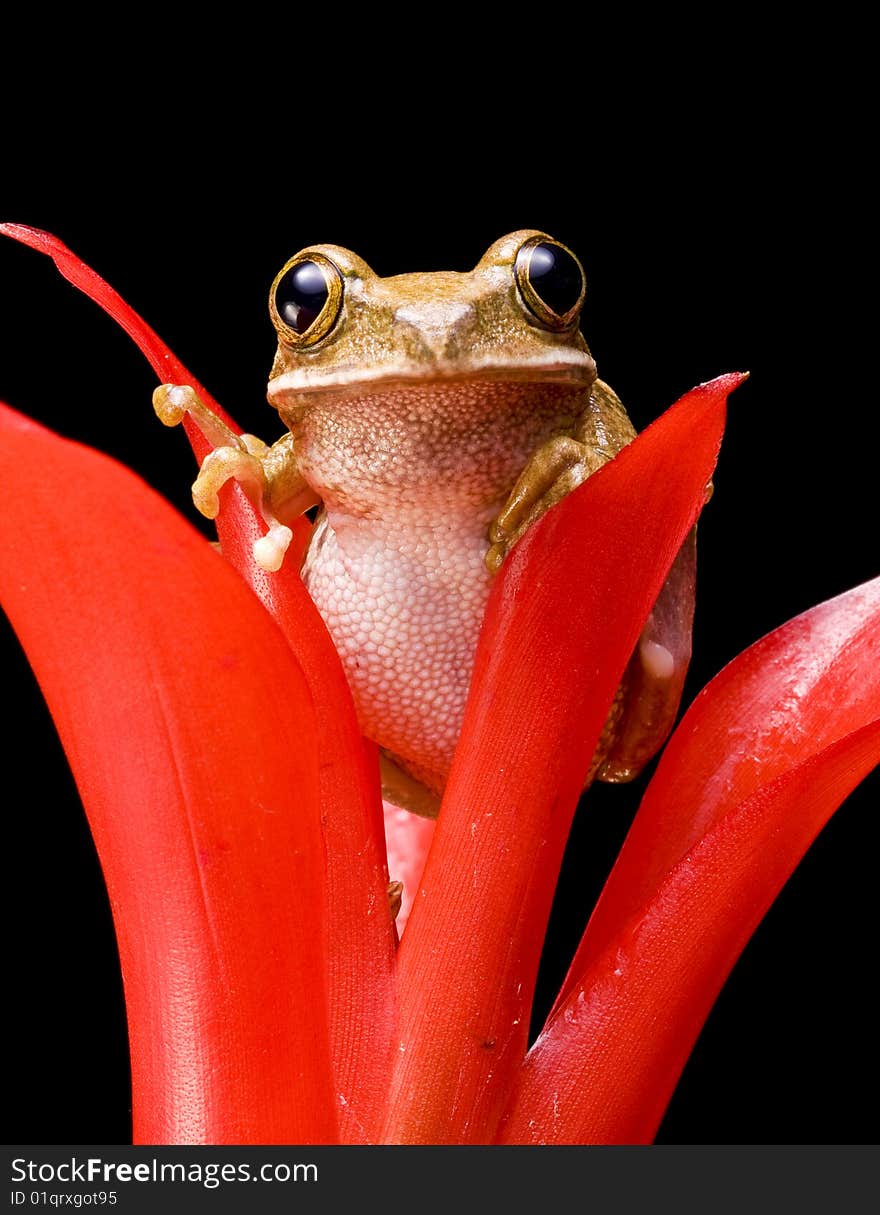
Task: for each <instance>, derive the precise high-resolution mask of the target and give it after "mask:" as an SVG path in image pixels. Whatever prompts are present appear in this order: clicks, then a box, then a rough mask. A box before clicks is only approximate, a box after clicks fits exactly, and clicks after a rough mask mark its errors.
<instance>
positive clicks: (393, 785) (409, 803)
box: [379, 749, 440, 818]
mask: <svg viewBox="0 0 880 1215" xmlns="http://www.w3.org/2000/svg"><path fill="white" fill-rule="evenodd" d="M379 775H380V777H381V780H382V797H383V799H384V800H385V801H386V802H390V803H391V805H392V806H399V807H400V809H401V810H408V811H409V812H410V814H418V815H420V816H421V817H422V818H436V817H437V812H438V811H439V809H440V797H439V796H438V794H436V793H433V792H432V791H431V790H430V789H429V788H428V787H427V785H423V784H422V782H421V781H419V780H417V779H416V778H415V777H414V776H412V775H410V773H409V772H407V771H405V769H404V768H402V767H401V765H400V763H399V761H398V760H397V759H396V758H395V756H393V755H391V754H390V752H388V751H384V750H381V749H380V751H379Z"/></svg>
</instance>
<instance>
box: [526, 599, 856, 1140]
mask: <svg viewBox="0 0 880 1215" xmlns="http://www.w3.org/2000/svg"><path fill="white" fill-rule="evenodd" d="M878 761H880V579H877V580H875V581H874V582H871V583H867V584H866V585H865V586H862V587H857V588H855V589H854V590H853V591H850V592H848V593H847V594H845V595H841V596H840V597H839V598H837V599H834V600H831V601H830V602H828V603H824V604H820V605H819V606H818V607H816V608H813V609H812V610H811V611H809V612H806V613H805V614H804V615H802V616H799V617H798V618H796V619H795V620H792V621H789V622H788V623H787V624H785V625H783V626H782V627H781V628H780V629H777V630H776V631H775V632H773V633H771V634H769V635H768V636H767V637H765V638H763V639H762V640H761V641H759V642H758V643H756V644H755V645H754V646H752V647H751V648H750V649H749V650H747V651H745V653H743V654H741V655H740V656H739V657H738V658H736V659H735V660H734V661H733V662H732V663H730V665H729V666H727V667H726V668H725V669H724V670H723V671H722V672H721V673H720V674H719V675H718V676H717V677H716V678H715V679H714V680H713V681H712V683H710V684H709V685H708V686H707V687H706V688H705V689H704V690H703V692H702V693H701V694H700V696H698V697H697V699H696V700H695V701H694V704H693V705H692V706H691V708H690V710H689V711H688V713H687V714H686V716H685V717H684V719H683V720H682V722H681V725H680V726H679V727H678V730H677V731H676V733H675V734H674V735H673V737H672V739H671V740H670V742H669V744H668V746H667V749H666V751H665V753H664V755H663V759H662V760H661V762H660V765H659V766H658V769H657V772H656V774H655V776H654V778H653V780H652V781H651V784H650V786H649V788H648V791H647V793H646V794H645V797H644V799H643V802H642V805H641V807H640V809H639V813H638V815H637V816H636V819H635V822H634V824H633V827H632V829H631V831H630V833H629V835H628V837H627V840H626V842H625V844H624V847H623V849H622V850H621V853H620V857H619V859H618V861H617V863H616V865H615V867H614V870H613V872H612V874H611V876H610V878H609V880H608V883H607V885H606V888H605V890H604V891H603V894H602V897H601V899H600V900H599V903H598V905H597V907H596V910H595V912H594V914H593V917H592V919H591V921H590V924H589V926H588V928H587V931H586V933H585V935H584V940H583V942H582V944H581V947H580V949H579V950H578V953H577V956H576V957H575V960H574V962H573V964H572V967H571V970H570V972H569V975H568V977H567V979H566V982H565V984H564V986H563V990H562V994H561V995H560V999H559V1001H558V1002H557V1006H556V1008H555V1009H554V1012H553V1013H552V1014H551V1018H550V1020H549V1021H548V1024H547V1026H546V1028H545V1030H544V1032H543V1034H542V1035H541V1037H540V1038H539V1039H538V1041H537V1042H536V1043H535V1046H534V1047H533V1048H532V1051H531V1052H530V1054H529V1056H528V1059H527V1061H526V1064H525V1067H524V1070H523V1078H522V1084H521V1088H520V1091H519V1094H518V1096H517V1099H516V1101H515V1103H514V1105H513V1108H512V1111H511V1113H510V1116H509V1118H508V1119H507V1121H506V1123H505V1126H504V1129H503V1139H504V1141H505V1142H509V1143H517V1142H539V1143H648V1142H650V1141H651V1140H652V1139H653V1137H654V1134H655V1133H656V1129H657V1126H658V1124H659V1122H660V1119H661V1118H662V1116H663V1113H664V1111H665V1108H666V1104H667V1102H668V1100H669V1097H670V1096H671V1093H672V1090H673V1088H674V1086H675V1084H676V1082H677V1080H678V1076H679V1074H680V1072H681V1069H682V1067H683V1066H684V1063H685V1061H686V1060H687V1057H688V1055H689V1053H690V1051H691V1048H692V1047H693V1044H694V1041H695V1040H696V1037H697V1035H698V1033H699V1031H700V1029H701V1027H702V1025H703V1022H704V1020H705V1018H706V1016H707V1014H708V1012H709V1010H710V1009H711V1007H712V1004H713V1003H714V1000H715V998H716V996H717V994H718V991H719V990H720V988H721V986H722V984H723V983H724V981H725V979H726V978H727V975H728V973H729V972H730V969H731V967H732V966H733V964H734V962H735V961H736V959H737V957H738V956H739V954H740V953H741V951H742V949H743V948H744V946H745V944H746V943H747V941H748V939H749V937H750V936H751V934H752V932H753V931H754V929H755V927H756V926H757V924H758V923H759V922H760V920H761V918H762V917H763V915H764V914H765V912H766V911H767V909H768V908H769V907H770V905H771V904H772V902H773V900H774V899H775V898H776V896H777V894H778V893H779V890H780V889H781V887H782V886H783V884H784V883H785V882H786V880H787V879H788V877H789V876H790V874H791V872H792V871H793V869H794V868H795V866H796V865H797V863H798V861H799V860H800V859H801V857H802V856H803V854H804V852H805V851H806V850H807V848H808V847H809V846H810V844H811V843H812V841H813V839H814V838H815V836H816V835H817V834H818V832H819V831H820V830H821V828H822V827H823V826H824V825H825V823H826V822H827V820H828V818H829V817H830V816H831V814H832V813H833V812H834V810H835V809H836V808H837V806H838V805H839V804H840V803H841V802H842V801H843V799H844V798H845V797H846V796H847V795H848V794H849V793H850V792H851V791H852V789H853V788H854V787H855V786H856V785H857V784H858V783H859V781H860V780H861V779H862V778H863V777H864V776H865V775H866V774H867V773H868V772H869V771H870V770H871V768H872V767H874V766H875V765H876V764H877V763H878Z"/></svg>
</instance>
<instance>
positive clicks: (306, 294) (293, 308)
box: [275, 261, 330, 334]
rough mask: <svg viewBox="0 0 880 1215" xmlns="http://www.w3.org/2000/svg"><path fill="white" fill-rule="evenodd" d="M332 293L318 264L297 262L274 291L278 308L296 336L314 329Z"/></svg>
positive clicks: (279, 313) (280, 314)
mask: <svg viewBox="0 0 880 1215" xmlns="http://www.w3.org/2000/svg"><path fill="white" fill-rule="evenodd" d="M329 295H330V292H329V290H328V288H327V279H326V278H325V276H324V271H323V270H322V269H321V267H320V266H319V265H318V264H317V262H309V261H305V262H297V263H296V265H295V266H291V267H290V269H289V270H288V271H287V273H286V274H284V275H283V276H282V278H281V280H280V282H279V283H278V286H277V287H276V288H275V308H276V310H277V312H278V315H279V316H280V317H281V319H282V321H284V323H285V325H289V326H290V328H291V329H292V330H293V331H294V333H300V334H302V333H305V332H306V330H308V329H310V328H311V327H312V325H314V323H315V321H316V320H317V319H318V317H319V316H320V315H321V310H322V309H323V307H324V305H325V304H326V303H327V299H328V296H329Z"/></svg>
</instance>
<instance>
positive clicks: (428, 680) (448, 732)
mask: <svg viewBox="0 0 880 1215" xmlns="http://www.w3.org/2000/svg"><path fill="white" fill-rule="evenodd" d="M538 236H541V234H539V233H535V232H533V231H530V230H529V231H521V232H516V233H513V234H511V235H509V236H506V237H504V238H503V239H502V240H499V241H497V242H496V243H495V244H494V245H492V247H491V248H490V249H489V250H488V252H487V253H486V255H485V256H484V257H483V258H482V260H481V261H480V262H479V263H478V265H477V266H476V267H475V268H474V270H472V271H470V272H467V273H453V272H437V273H425V274H405V275H399V276H397V277H393V278H387V279H383V278H380V277H378V276H377V275H375V274H374V273H373V272H372V270H370V268H369V267H368V266H367V265H366V264H365V263H364V262H363V261H362V260H361V259H360V258H358V257H357V256H356V255H354V254H352V253H350V252H349V251H347V250H345V249H341V248H339V247H337V246H335V245H318V246H311V247H310V248H309V249H307V250H303V251H302V253H301V254H297V255H296V257H295V258H293V259H291V262H295V261H297V259H299V258H302V257H309V258H310V259H312V260H314V261H316V262H318V263H319V264H321V265H325V266H328V267H329V269H328V274H329V275H330V276H331V277H332V276H333V275H338V281H337V279H336V278H333V279H332V286H333V293H334V295H333V299H332V301H331V303H332V307H331V306H328V308H327V309H325V312H324V313H322V314H321V317H319V319H318V321H317V322H316V323H315V324H314V326H313V327H312V329H311V330H310V331H309V332H307V333H306V334H305V335H299V334H297V333H294V332H293V331H292V330H290V328H289V326H288V325H287V324H286V323H285V320H284V318H283V317H281V316H279V315H278V314H277V312H276V311H275V309H274V306H273V307H272V316H273V321H274V323H275V325H276V329H277V330H278V333H279V345H278V352H277V355H276V358H275V362H274V365H273V368H272V374H271V378H270V382H269V393H268V395H269V400H270V402H271V403H272V404H273V405H274V406H275V407H276V409H277V410H278V412H279V415H280V417H281V419H282V421H283V422H284V423H285V425H286V426H287V427H288V430H289V433H288V434H287V435H285V436H284V437H283V438H282V439H281V440H279V442H278V443H276V444H275V445H274V446H273V447H271V448H267V447H266V446H265V445H264V444H261V443H260V442H259V440H255V439H253V438H252V437H250V436H244V437H243V438H242V439H241V440H237V439H235V438H234V437H233V438H232V442H224V443H222V444H221V446H220V448H219V450H218V451H215V452H214V453H212V456H210V457H208V460H207V461H206V462H205V464H204V465H203V468H202V472H201V473H200V476H199V479H198V481H197V482H196V485H195V487H194V496H195V498H196V501H197V503H198V504H199V505H200V507H201V508H202V509H205V507H206V506H207V507H208V508H209V509H208V510H207V511H206V513H216V512H215V511H214V512H212V511H211V509H210V507H212V506H213V505H214V504H215V503H216V494H217V491H218V489H219V487H220V486H221V485H222V484H223V482H224V481H225V480H226V479H228V478H229V477H230V476H234V477H236V478H237V479H239V480H240V481H241V482H242V483H243V485H244V486H245V488H246V490H247V491H248V492H249V494H250V495H251V496H252V498H253V499H254V500H255V501H256V502H257V503H258V504H259V505H260V508H261V509H262V510H263V513H264V517H265V518H266V519H267V523H269V524H270V525H271V528H272V529H273V530H272V532H271V535H272V536H273V537H278V536H280V537H281V541H280V543H281V545H282V548H281V550H280V552H279V553H277V554H276V550H275V549H273V550H272V551H271V552H270V553H269V555H268V558H267V560H266V561H264V563H265V564H267V566H268V567H269V568H272V567H273V565H274V567H275V568H277V564H278V562H279V561H280V559H281V555H282V554H283V544H284V536H283V530H284V529H283V525H284V524H285V522H290V521H291V520H292V519H293V518H294V517H295V516H296V515H298V514H300V513H301V512H302V511H303V510H305V509H307V508H308V507H309V506H310V505H313V504H316V503H320V505H321V508H322V509H321V512H320V515H319V519H318V523H317V526H316V528H315V533H314V537H313V540H312V542H311V545H310V547H309V551H308V553H307V555H306V558H305V562H304V565H303V578H304V581H305V583H306V586H307V587H308V589H309V591H310V593H311V595H312V597H313V598H314V599H315V602H316V604H317V605H318V607H319V610H320V611H321V613H322V615H323V616H324V619H325V621H326V622H327V625H328V627H329V629H330V631H331V634H332V635H333V637H334V640H335V642H336V645H337V648H338V649H339V652H340V656H341V658H342V661H343V664H344V666H345V669H346V672H347V674H348V678H349V681H350V683H351V686H352V691H353V694H354V697H355V702H356V704H357V708H358V714H359V718H360V722H361V726H362V729H363V730H364V733H365V734H366V735H367V736H368V737H371V738H373V739H375V740H376V741H377V742H378V743H379V744H380V746H381V748H382V749H383V755H384V759H383V781H384V792H385V795H386V797H387V799H388V800H391V801H393V802H395V803H396V804H398V805H402V806H404V807H405V808H408V809H413V810H415V811H417V812H419V813H427V814H433V813H436V808H437V805H438V801H439V796H440V794H441V793H442V789H443V786H444V783H445V780H446V775H447V772H448V769H449V765H450V763H451V759H452V754H453V751H454V748H455V743H456V740H457V737H458V733H459V729H460V725H461V719H462V714H463V711H464V703H465V699H466V696H467V690H468V683H469V680H470V673H471V666H472V662H473V656H474V651H475V647H476V641H477V635H478V632H479V626H480V622H481V620H482V615H483V609H484V607H485V603H486V599H487V596H488V593H489V586H490V583H491V578H492V575H493V573H494V572H495V571H496V570H497V569H498V568H499V566H500V564H501V562H502V561H503V559H504V556H505V554H506V553H507V552H508V551H509V549H510V547H511V546H512V545H513V544H514V543H515V542H516V541H517V539H519V537H520V536H521V535H522V534H523V533H524V532H525V531H526V530H527V529H528V528H529V527H530V526H531V525H532V523H534V522H535V520H536V519H538V518H539V517H540V516H541V515H542V514H543V513H544V512H545V511H546V510H548V509H549V508H550V507H551V506H552V505H553V504H554V503H555V502H557V501H559V500H560V499H561V498H562V497H564V496H565V495H566V494H568V493H569V492H571V490H572V489H573V488H575V486H577V485H579V484H580V483H581V482H582V481H583V480H585V479H586V478H587V477H588V476H590V475H591V474H592V473H593V472H595V471H596V470H597V469H598V468H599V467H601V466H602V464H604V463H606V462H607V461H608V460H609V459H611V458H612V457H613V456H614V455H616V454H617V452H618V451H620V449H621V448H622V447H623V446H624V445H625V444H627V443H628V442H630V440H631V439H632V438H633V437H634V431H633V428H632V425H631V424H630V422H629V419H628V418H627V416H626V413H625V411H624V409H623V406H622V405H621V403H620V401H619V400H618V398H617V397H616V395H615V394H614V393H613V391H612V390H611V389H610V388H609V387H608V386H607V385H606V384H603V383H602V382H601V381H600V380H598V379H597V378H596V368H595V364H594V362H593V359H592V356H591V354H590V352H589V349H588V347H587V344H586V342H585V341H584V338H583V336H582V335H581V333H580V332H579V330H578V328H577V316H576V315H573V316H572V317H571V319H570V320H567V321H566V323H564V324H560V323H553V322H554V318H553V317H552V316H551V317H550V318H549V319H550V322H551V323H549V324H548V323H547V318H542V317H540V316H538V315H536V313H535V310H534V308H533V307H530V306H529V302H528V299H527V298H524V294H525V295H526V296H527V294H528V292H526V293H524V292H523V289H522V284H521V283H520V282H518V280H517V275H516V274H515V272H514V266H515V263H516V259H517V254H518V253H519V251H520V249H521V247H522V246H523V245H524V243H525V242H528V241H529V240H530V239H532V238H535V237H538ZM544 239H547V240H549V239H550V238H544ZM290 264H291V263H288V264H287V265H288V266H289V265H290ZM282 273H283V272H282ZM280 277H281V276H280V275H279V279H280ZM278 281H279V280H276V282H278ZM331 313H332V315H331ZM163 391H164V392H165V395H164V396H163V395H162V393H163ZM178 391H179V390H171V389H167V388H166V389H165V390H160V391H159V394H158V396H157V409H158V410H159V411H160V412H164V414H165V419H166V420H172V421H173V420H176V415H175V416H174V417H172V416H171V415H172V413H173V412H174V409H177V410H178V412H179V411H180V409H181V408H188V409H190V410H191V412H193V414H194V416H195V417H196V420H197V421H198V420H199V410H200V407H199V406H198V403H197V402H196V403H195V404H194V403H193V401H192V400H190V398H189V397H187V399H186V401H185V402H184V403H183V405H182V407H181V405H180V401H179V399H178V398H174V400H175V405H174V407H172V406H171V405H170V404H169V401H170V400H171V395H172V394H173V393H174V392H178ZM201 412H202V414H204V412H205V411H204V410H202V411H201ZM205 425H210V426H211V437H212V441H214V442H217V437H216V433H217V432H216V426H213V424H212V423H210V419H208V420H207V421H205ZM203 428H204V426H203ZM273 543H274V540H273ZM270 547H271V546H270ZM267 551H268V550H267ZM263 556H264V557H265V556H266V554H265V553H264V554H263ZM258 559H260V558H259V557H258ZM650 682H651V681H650V680H649V683H650ZM661 682H662V681H661ZM640 689H641V690H640V695H641V696H645V695H654V694H655V693H656V692H657V687H656V680H655V681H654V686H651V687H649V688H648V691H647V693H646V690H645V685H644V681H642V684H641V685H640ZM664 695H665V692H664ZM624 699H625V698H624V696H623V694H621V695H620V696H619V697H618V700H617V701H616V703H615V706H614V708H613V710H612V714H611V716H610V718H609V726H608V728H607V729H606V732H605V737H604V738H603V743H602V747H601V753H600V754H599V755H598V756H597V759H596V761H595V763H594V768H598V767H600V765H601V763H602V760H603V757H604V756H605V754H606V753H607V752H608V751H609V750H610V749H611V748H612V746H613V744H614V741H615V723H617V722H619V721H620V720H621V719H622V718H623V716H624V713H625V705H624ZM676 703H677V702H676ZM661 741H662V739H657V740H656V745H657V746H659V743H660V742H661ZM643 749H644V748H643ZM649 749H656V746H653V747H652V748H649ZM602 774H603V773H602V772H601V771H600V775H602ZM630 774H631V773H630ZM607 775H608V776H609V777H610V778H611V779H623V778H624V776H623V775H622V769H619V770H618V771H617V772H616V773H615V772H612V771H610V770H609V772H608V773H607Z"/></svg>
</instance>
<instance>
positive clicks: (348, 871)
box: [218, 504, 396, 1143]
mask: <svg viewBox="0 0 880 1215" xmlns="http://www.w3.org/2000/svg"><path fill="white" fill-rule="evenodd" d="M248 505H249V504H248ZM221 519H222V515H221ZM252 519H253V526H252V528H251V529H248V528H246V527H239V528H237V529H236V530H235V531H234V533H231V534H230V535H229V536H228V538H227V543H226V544H224V547H223V554H224V556H225V557H227V558H228V559H229V560H230V561H231V563H232V564H233V565H234V566H235V568H236V569H237V570H238V571H239V573H240V574H241V575H242V576H243V577H244V578H245V579H246V580H247V581H248V582H249V584H250V585H251V586H252V587H253V588H254V590H255V591H256V592H257V593H258V594H259V596H260V598H261V599H262V601H263V603H264V604H265V606H266V607H267V608H268V610H269V611H270V612H271V614H272V615H273V617H274V618H275V620H276V621H277V622H278V624H279V625H280V626H281V629H282V631H283V632H284V635H285V636H286V637H287V641H288V644H289V645H290V647H291V650H292V651H293V654H294V656H295V658H296V660H297V662H298V663H299V666H300V668H301V670H302V671H303V673H304V675H305V677H306V679H307V681H308V684H309V687H310V688H311V689H312V696H313V701H314V708H315V718H316V722H317V729H318V748H319V754H320V757H321V763H320V770H319V782H320V800H321V824H322V829H323V836H324V857H323V859H324V866H325V879H326V894H327V913H326V920H327V933H328V938H327V965H328V967H329V1002H330V1042H331V1048H332V1056H333V1071H334V1077H335V1093H336V1099H337V1102H338V1117H339V1126H340V1138H341V1141H342V1142H343V1143H364V1142H370V1141H375V1138H376V1136H377V1134H378V1131H379V1127H380V1125H381V1120H382V1115H383V1110H384V1100H385V1094H386V1089H387V1083H388V1069H389V1066H390V1062H389V1060H390V1052H391V1049H392V1035H393V1030H394V1020H395V993H394V965H395V953H396V938H395V932H394V924H393V921H392V919H391V916H390V914H389V910H388V899H387V887H388V864H387V858H386V849H385V834H384V826H383V820H382V800H381V797H380V793H379V781H378V771H379V769H378V762H377V758H376V754H375V747H374V746H373V745H372V744H370V743H367V742H365V740H364V739H363V738H362V737H361V733H360V728H359V726H358V722H357V716H356V714H355V708H354V701H353V699H352V695H351V690H350V688H349V686H348V681H347V679H346V677H345V672H344V671H343V669H342V664H341V662H340V661H339V655H338V654H337V652H336V649H335V647H334V645H333V642H332V640H331V638H330V634H329V633H328V631H327V627H326V625H325V624H324V621H323V620H322V619H321V617H320V615H319V614H318V611H317V608H316V607H315V605H314V603H313V601H312V599H311V597H310V596H309V594H308V592H307V591H306V589H305V587H304V586H303V583H302V580H301V579H300V577H299V574H298V573H297V572H296V568H295V566H294V565H293V564H291V563H290V561H289V560H288V561H287V562H285V564H284V566H282V568H281V569H280V570H279V571H278V572H277V573H274V574H270V573H267V572H266V571H265V570H262V569H261V568H260V567H259V566H258V565H257V564H256V562H255V561H254V559H253V549H252V541H253V539H254V538H255V537H256V535H257V534H258V533H257V531H256V528H257V526H258V525H257V523H256V515H253V516H252ZM220 522H221V520H218V524H219V523H220Z"/></svg>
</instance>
